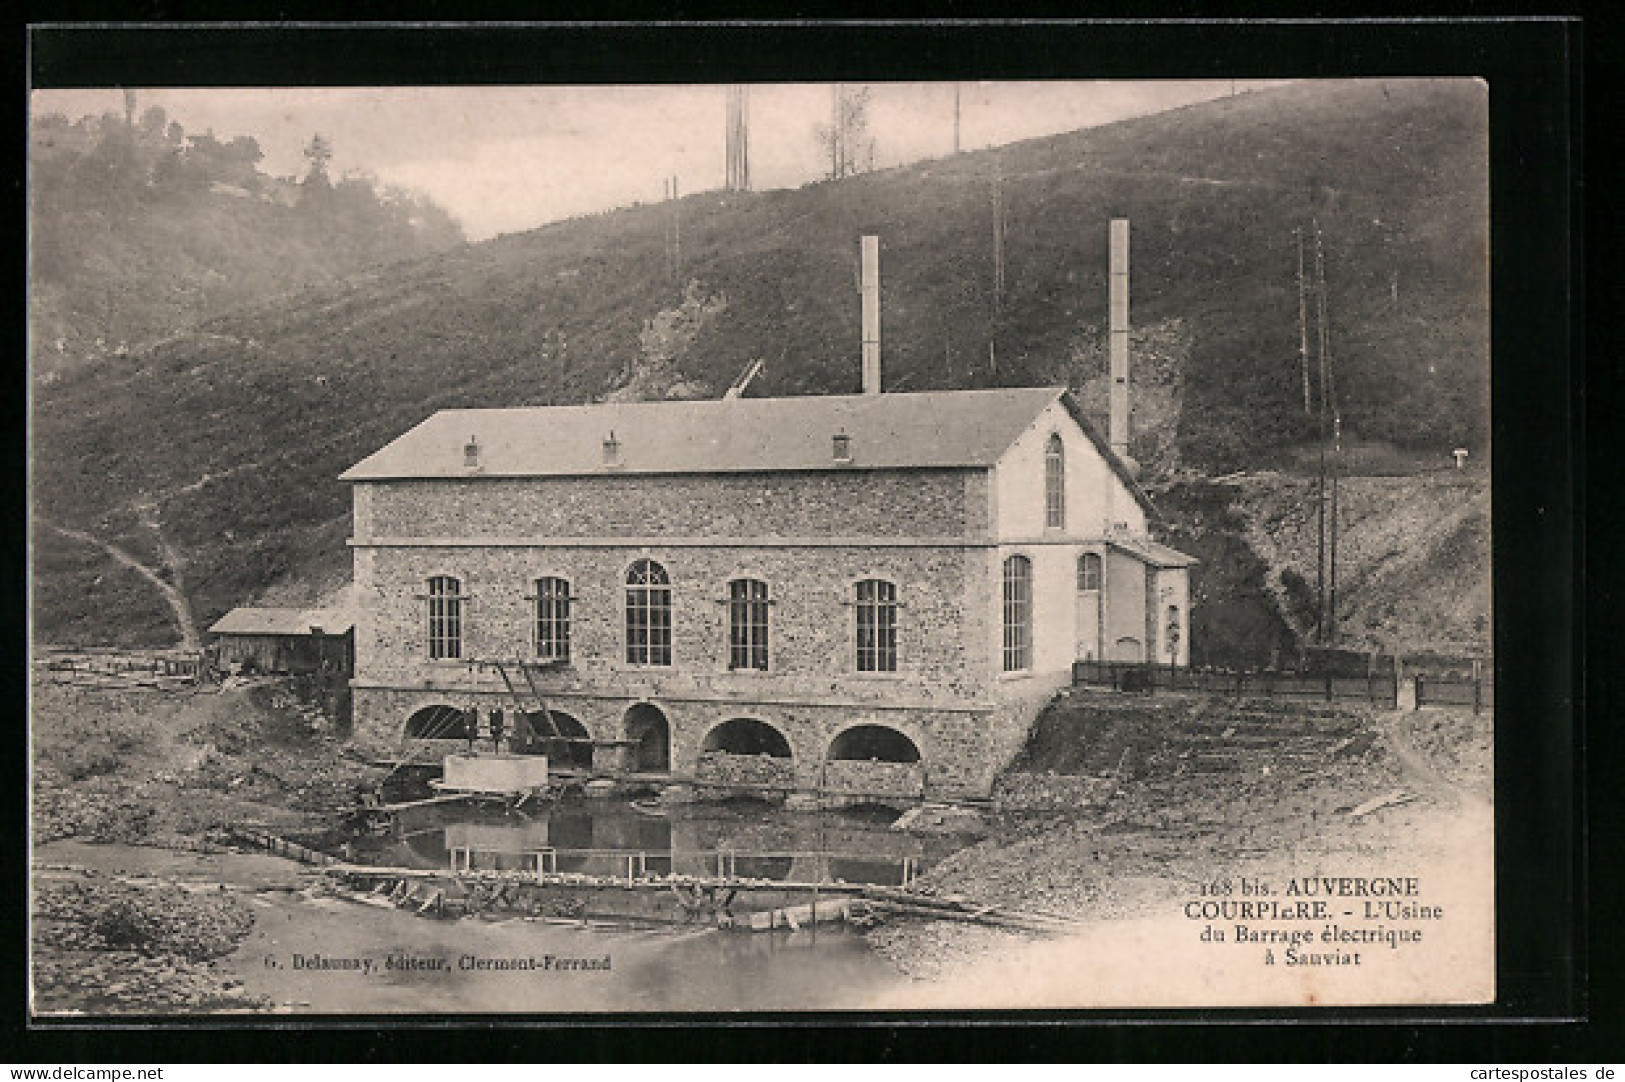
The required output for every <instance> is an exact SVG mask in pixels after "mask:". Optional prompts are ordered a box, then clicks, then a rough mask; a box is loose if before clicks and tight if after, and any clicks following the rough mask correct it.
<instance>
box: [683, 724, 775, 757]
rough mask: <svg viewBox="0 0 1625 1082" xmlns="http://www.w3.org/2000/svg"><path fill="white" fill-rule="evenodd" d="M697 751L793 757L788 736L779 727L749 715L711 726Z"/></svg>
mask: <svg viewBox="0 0 1625 1082" xmlns="http://www.w3.org/2000/svg"><path fill="white" fill-rule="evenodd" d="M700 751H701V752H708V751H711V752H724V753H726V754H728V755H771V756H772V757H773V758H775V759H793V758H795V755H794V753H793V752H792V751H791V750H790V738H789V737H787V736H786V735H785V734H784V732H783V731H782V730H781V729H779V728H778V726H776V725H772V724H769V723H768V722H765V721H762V720H760V719H758V718H752V717H734V718H729V719H728V720H726V721H723V722H720V723H719V724H717V725H714V726H712V727H711V729H710V731H708V732H707V733H706V734H705V737H704V739H702V740H701V741H700Z"/></svg>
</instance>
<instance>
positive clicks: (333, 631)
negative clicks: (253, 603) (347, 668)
mask: <svg viewBox="0 0 1625 1082" xmlns="http://www.w3.org/2000/svg"><path fill="white" fill-rule="evenodd" d="M354 625H355V617H354V615H353V614H352V613H351V612H350V611H349V610H348V609H257V608H252V607H249V606H244V607H242V608H236V609H232V610H231V611H230V612H228V613H226V615H224V616H222V617H221V618H220V619H219V620H217V621H215V624H214V626H213V627H211V628H209V632H210V634H213V635H309V634H310V633H311V628H316V627H319V628H321V629H322V634H324V635H343V634H345V633H346V632H348V631H349V630H350V629H351V628H352V627H353V626H354Z"/></svg>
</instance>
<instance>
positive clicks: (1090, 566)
mask: <svg viewBox="0 0 1625 1082" xmlns="http://www.w3.org/2000/svg"><path fill="white" fill-rule="evenodd" d="M1078 589H1080V590H1098V589H1100V553H1098V552H1086V553H1084V554H1083V555H1082V556H1079V557H1078Z"/></svg>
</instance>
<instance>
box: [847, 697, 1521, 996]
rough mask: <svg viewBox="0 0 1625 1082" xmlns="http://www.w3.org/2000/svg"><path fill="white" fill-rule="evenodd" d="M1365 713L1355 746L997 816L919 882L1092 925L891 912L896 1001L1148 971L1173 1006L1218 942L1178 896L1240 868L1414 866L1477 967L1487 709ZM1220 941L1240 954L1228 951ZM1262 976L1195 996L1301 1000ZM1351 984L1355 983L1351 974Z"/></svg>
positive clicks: (1256, 871)
mask: <svg viewBox="0 0 1625 1082" xmlns="http://www.w3.org/2000/svg"><path fill="white" fill-rule="evenodd" d="M1368 723H1369V726H1370V730H1371V731H1372V732H1373V734H1374V735H1375V738H1376V739H1375V740H1374V741H1373V742H1372V743H1371V745H1370V746H1369V747H1368V748H1366V749H1364V750H1363V751H1361V752H1360V753H1359V754H1358V755H1354V756H1348V757H1343V758H1336V757H1329V758H1327V759H1326V760H1324V761H1315V760H1309V761H1305V762H1301V763H1298V764H1297V765H1295V766H1293V765H1290V764H1289V765H1285V766H1283V764H1282V763H1281V762H1280V761H1279V760H1275V761H1268V762H1266V763H1265V764H1264V765H1261V766H1260V767H1259V768H1258V769H1254V770H1250V771H1249V770H1245V769H1243V770H1239V771H1236V772H1227V773H1218V774H1200V773H1186V774H1173V775H1168V774H1160V775H1148V776H1145V777H1140V778H1133V777H1131V778H1128V779H1126V780H1125V782H1124V783H1123V784H1122V786H1121V787H1120V788H1119V790H1118V791H1117V793H1116V794H1115V796H1113V797H1112V798H1111V799H1109V800H1107V801H1106V802H1105V803H1104V804H1103V805H1102V806H1100V807H1098V808H1095V809H1090V810H1085V811H1081V812H1080V813H1078V814H1076V815H1074V816H1071V817H1067V818H1063V819H1021V818H1006V819H1005V820H1004V821H1003V822H1001V823H999V824H998V826H997V829H996V830H995V831H994V833H993V834H992V835H991V836H990V837H989V838H988V839H987V840H986V841H984V842H982V843H980V844H978V845H974V846H971V847H969V848H967V849H964V850H961V851H960V852H959V853H956V854H954V855H953V856H951V857H949V858H947V859H946V860H944V861H943V862H942V863H941V864H939V865H938V866H937V867H936V868H934V869H933V870H931V871H929V872H927V873H926V874H925V875H924V876H923V877H922V880H921V884H920V885H921V886H922V887H924V888H926V889H929V890H934V891H938V892H941V893H952V894H958V895H962V896H964V897H966V898H969V899H971V900H973V901H975V902H978V903H981V904H987V905H1000V906H1010V907H1012V908H1024V909H1029V910H1043V911H1049V912H1052V913H1057V914H1060V915H1063V916H1068V917H1072V918H1076V919H1081V920H1087V921H1091V922H1099V923H1098V931H1097V933H1096V934H1093V935H1091V936H1087V937H1084V940H1083V941H1082V942H1070V943H1062V942H1058V941H1053V940H1051V941H1042V942H1035V941H1033V940H1030V939H1027V938H1026V937H1022V936H1018V935H1013V934H1010V933H1005V932H995V931H991V930H988V929H974V928H966V927H963V926H960V925H951V924H929V925H927V924H896V925H890V926H887V927H883V928H880V929H877V930H875V931H874V932H872V933H871V934H870V937H869V939H870V943H871V945H872V946H873V947H874V949H875V950H876V951H877V952H878V953H880V954H881V955H882V956H883V957H885V958H886V959H887V960H888V961H889V962H891V963H892V964H893V965H894V966H896V967H897V968H898V970H899V971H900V972H902V973H905V974H907V975H909V976H910V977H912V978H914V979H915V981H916V984H915V986H914V988H913V989H912V991H911V992H910V993H908V994H906V995H903V996H901V997H899V998H897V999H894V1000H890V1001H888V1002H889V1003H890V1005H892V1006H934V1007H949V1006H966V1005H970V1003H971V1002H975V1003H978V1004H980V1005H1002V1006H1010V1007H1032V1006H1049V1007H1053V1006H1086V1005H1108V1004H1111V1005H1131V1004H1133V1003H1135V1002H1136V1000H1137V997H1136V993H1135V988H1136V987H1138V986H1140V985H1141V984H1143V982H1144V981H1145V980H1146V979H1147V974H1152V975H1154V978H1153V979H1154V981H1156V982H1160V983H1154V984H1153V985H1151V986H1147V987H1146V989H1145V991H1144V992H1143V995H1144V996H1145V997H1146V998H1145V999H1144V1001H1143V1002H1144V1004H1145V1005H1178V1003H1179V1002H1180V1001H1181V999H1182V993H1181V989H1187V990H1188V989H1191V988H1193V987H1197V986H1199V985H1201V983H1202V981H1203V980H1204V979H1206V978H1204V977H1201V976H1199V972H1200V971H1201V969H1202V967H1201V965H1199V964H1198V963H1199V962H1200V961H1202V960H1205V959H1209V958H1212V959H1215V960H1217V959H1219V958H1220V953H1219V952H1215V951H1213V950H1211V949H1208V950H1207V951H1206V953H1203V951H1202V948H1201V944H1200V941H1199V939H1198V936H1199V933H1200V931H1201V930H1202V928H1203V926H1204V923H1206V922H1202V921H1196V922H1193V921H1191V920H1190V919H1187V917H1186V916H1185V913H1184V907H1185V906H1186V904H1187V903H1188V902H1190V901H1191V900H1193V899H1201V898H1203V897H1204V893H1203V891H1204V885H1207V886H1208V888H1209V889H1212V887H1213V885H1214V884H1219V883H1228V884H1230V885H1231V888H1230V889H1238V890H1239V884H1240V883H1241V882H1242V881H1243V880H1248V881H1250V882H1255V883H1265V884H1273V885H1274V889H1275V890H1276V891H1277V892H1279V891H1280V890H1281V889H1282V888H1281V885H1282V884H1284V883H1287V882H1289V881H1291V880H1293V879H1298V878H1301V877H1308V876H1320V875H1334V876H1347V875H1350V874H1367V875H1369V874H1378V875H1393V874H1399V873H1403V874H1404V875H1406V876H1415V877H1418V878H1419V879H1422V880H1424V882H1425V887H1426V891H1427V894H1428V898H1429V899H1430V901H1438V900H1440V899H1445V898H1448V899H1449V900H1450V903H1451V906H1452V907H1453V908H1452V909H1451V910H1450V911H1451V913H1452V915H1453V916H1452V922H1451V925H1452V930H1453V931H1455V932H1459V937H1458V938H1459V939H1460V940H1461V941H1462V942H1463V943H1467V944H1471V943H1474V942H1480V941H1482V943H1481V945H1482V948H1483V949H1482V951H1481V952H1480V953H1479V955H1478V956H1477V957H1472V956H1471V955H1472V953H1473V950H1474V948H1473V947H1471V946H1470V945H1469V946H1467V947H1466V948H1465V952H1466V953H1467V954H1468V955H1469V957H1467V958H1465V963H1466V964H1469V965H1471V966H1472V967H1473V968H1474V969H1475V970H1476V969H1482V968H1484V967H1485V966H1486V965H1487V964H1488V963H1489V962H1491V961H1493V951H1492V946H1491V945H1492V943H1493V939H1492V938H1491V937H1490V936H1489V931H1488V930H1489V928H1490V925H1491V921H1492V910H1493V906H1492V904H1491V903H1492V901H1493V898H1492V895H1493V890H1492V889H1491V886H1492V884H1493V816H1492V814H1491V800H1492V785H1491V776H1492V775H1491V767H1492V755H1491V742H1490V731H1491V720H1490V718H1489V716H1488V715H1487V714H1486V715H1480V716H1474V715H1473V714H1471V713H1470V712H1464V711H1451V712H1447V711H1433V710H1429V711H1421V712H1416V713H1402V712H1392V711H1387V712H1380V713H1373V714H1371V715H1370V717H1369V722H1368ZM1260 759H1261V761H1264V760H1265V757H1263V756H1260ZM1384 800H1388V801H1392V802H1391V803H1383V801H1384ZM1372 805H1376V806H1372ZM1356 813H1357V814H1356ZM1228 896H1229V895H1226V897H1228ZM1198 912H1199V911H1198ZM1339 912H1341V911H1339ZM1220 923H1221V922H1217V921H1215V922H1214V924H1215V925H1218V924H1220ZM1221 930H1222V929H1221ZM1435 939H1436V940H1438V939H1439V937H1438V936H1435ZM1441 942H1442V940H1441ZM1187 948H1189V950H1188V951H1187ZM1440 949H1441V950H1442V949H1443V948H1442V947H1441V948H1440ZM1182 952H1183V953H1184V954H1185V957H1184V959H1183V966H1184V968H1183V971H1181V972H1175V973H1171V974H1170V973H1166V972H1164V970H1165V968H1166V966H1167V965H1168V963H1167V959H1169V958H1171V957H1179V956H1180V955H1181V954H1182ZM1226 957H1229V959H1230V962H1231V964H1233V963H1234V961H1235V957H1236V956H1234V955H1227V956H1226ZM1249 960H1250V956H1249ZM1407 972H1411V970H1410V969H1407ZM1267 976H1268V975H1267V974H1266V975H1265V978H1261V979H1260V980H1259V981H1253V982H1249V981H1248V980H1247V979H1246V977H1245V976H1244V974H1243V973H1239V972H1238V973H1235V974H1232V980H1231V981H1229V982H1228V983H1227V984H1226V986H1225V987H1224V988H1223V989H1215V988H1207V989H1206V990H1205V992H1204V993H1203V994H1201V995H1196V996H1193V997H1191V1002H1192V1003H1193V1004H1196V1003H1203V1002H1205V1003H1207V1004H1212V1003H1214V1002H1227V1003H1250V1002H1282V1003H1285V1004H1290V1003H1292V1002H1295V1001H1296V993H1286V994H1284V998H1281V999H1271V998H1269V997H1268V995H1265V996H1264V997H1263V998H1259V997H1260V989H1267V988H1269V987H1270V986H1271V984H1270V981H1269V980H1268V979H1267ZM1413 976H1414V978H1415V980H1416V981H1417V982H1418V987H1419V991H1416V992H1413V993H1411V995H1412V996H1419V997H1421V998H1422V999H1428V998H1430V996H1429V993H1428V991H1427V988H1426V987H1425V982H1426V981H1427V980H1429V979H1431V982H1432V986H1433V988H1435V989H1443V988H1447V987H1448V986H1449V984H1450V974H1449V973H1448V972H1438V971H1436V972H1432V973H1431V974H1430V973H1428V972H1426V971H1425V967H1424V969H1423V970H1421V971H1417V972H1415V973H1414V974H1413ZM1236 978H1239V979H1236ZM1391 984H1392V982H1391V981H1389V982H1381V981H1376V980H1372V982H1371V984H1370V987H1371V988H1372V989H1374V990H1375V993H1374V994H1375V995H1376V996H1377V998H1378V999H1379V1000H1380V999H1381V998H1382V996H1383V995H1384V994H1385V993H1384V992H1383V991H1382V990H1381V989H1382V988H1384V987H1388V986H1389V985H1391ZM1152 988H1154V989H1156V991H1155V992H1153V991H1152ZM1349 994H1350V995H1357V989H1355V988H1354V987H1353V986H1352V985H1351V986H1350V991H1349ZM1400 998H1401V999H1403V998H1404V996H1403V995H1401V997H1400Z"/></svg>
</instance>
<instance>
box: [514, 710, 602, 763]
mask: <svg viewBox="0 0 1625 1082" xmlns="http://www.w3.org/2000/svg"><path fill="white" fill-rule="evenodd" d="M547 714H548V717H550V718H552V719H553V727H554V728H555V729H557V730H558V733H559V735H560V736H562V737H564V738H565V739H564V740H556V739H554V738H553V736H552V730H550V729H549V728H548V726H547V719H546V718H543V717H542V713H541V711H540V710H534V711H528V712H527V713H526V714H525V718H526V720H527V721H529V722H530V727H531V731H532V732H534V733H535V734H536V739H535V741H533V744H532V746H533V748H534V750H535V751H537V752H539V753H541V754H543V755H546V756H547V757H548V764H549V768H550V769H551V767H552V766H555V765H557V766H561V767H566V768H570V769H575V770H590V769H591V768H592V744H591V743H590V741H591V740H592V734H591V733H590V732H588V731H587V727H586V726H585V725H583V724H582V723H581V719H580V718H578V717H576V716H575V715H574V714H570V713H566V712H565V711H563V710H556V709H554V708H552V707H549V708H548V711H547Z"/></svg>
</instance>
